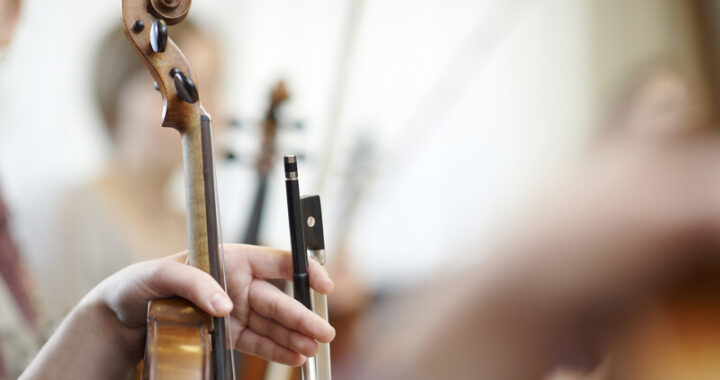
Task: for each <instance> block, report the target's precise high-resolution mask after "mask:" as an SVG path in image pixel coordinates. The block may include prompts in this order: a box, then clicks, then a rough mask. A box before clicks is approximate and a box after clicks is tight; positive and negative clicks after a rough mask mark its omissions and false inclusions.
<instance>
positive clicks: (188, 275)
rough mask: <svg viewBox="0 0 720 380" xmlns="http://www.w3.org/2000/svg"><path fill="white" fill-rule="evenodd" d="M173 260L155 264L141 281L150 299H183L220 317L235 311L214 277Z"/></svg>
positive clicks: (144, 274) (159, 261) (153, 263)
mask: <svg viewBox="0 0 720 380" xmlns="http://www.w3.org/2000/svg"><path fill="white" fill-rule="evenodd" d="M172 258H173V259H171V260H157V261H155V262H152V265H150V266H149V267H148V268H147V270H146V271H145V273H142V274H141V277H140V279H141V281H142V282H143V283H144V285H145V286H146V287H147V289H149V291H150V293H151V294H148V295H147V298H148V299H153V298H160V297H169V296H180V297H183V298H185V299H187V300H189V301H190V302H192V303H193V304H195V305H197V306H198V307H200V308H201V309H203V310H204V311H205V312H207V313H209V314H211V315H214V316H218V317H221V316H225V315H227V314H228V313H230V311H232V308H233V304H232V301H231V300H230V298H229V297H228V296H227V295H226V294H225V292H224V291H223V289H222V287H221V286H220V284H218V283H217V281H215V279H214V278H212V276H210V275H209V274H207V273H205V272H203V271H202V270H200V269H197V268H195V267H192V266H190V265H185V264H181V263H179V262H177V261H175V260H174V258H175V257H174V256H173V257H172Z"/></svg>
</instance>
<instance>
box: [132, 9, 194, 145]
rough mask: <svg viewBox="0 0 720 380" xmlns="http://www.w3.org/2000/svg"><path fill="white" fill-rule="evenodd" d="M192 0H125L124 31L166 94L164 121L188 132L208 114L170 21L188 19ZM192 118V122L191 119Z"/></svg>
mask: <svg viewBox="0 0 720 380" xmlns="http://www.w3.org/2000/svg"><path fill="white" fill-rule="evenodd" d="M191 3H192V1H191V0H123V4H122V6H123V25H124V30H125V35H126V36H127V38H128V39H129V40H130V42H131V44H132V45H133V48H134V49H135V51H136V52H137V54H138V55H139V56H140V57H141V58H142V59H143V62H144V63H145V66H147V68H148V70H149V71H150V74H152V76H153V78H154V79H155V83H157V87H156V88H157V89H158V90H159V91H160V93H161V94H162V98H163V105H164V106H163V117H162V125H163V126H164V127H170V128H174V129H177V130H178V131H180V132H183V133H184V132H186V131H188V130H189V129H199V128H200V116H201V115H204V114H205V111H204V110H203V108H202V105H201V104H200V102H199V99H200V97H199V95H198V91H197V87H198V83H197V79H196V77H195V72H194V71H193V69H192V66H191V65H190V63H189V62H188V60H187V58H186V57H185V55H184V54H183V53H182V52H181V51H180V49H179V48H178V47H177V45H176V44H175V42H174V41H173V40H172V38H170V37H169V34H170V31H169V30H168V25H174V24H177V23H179V22H180V21H182V20H183V19H185V17H186V16H187V14H188V12H189V10H190V5H191ZM188 121H191V122H188Z"/></svg>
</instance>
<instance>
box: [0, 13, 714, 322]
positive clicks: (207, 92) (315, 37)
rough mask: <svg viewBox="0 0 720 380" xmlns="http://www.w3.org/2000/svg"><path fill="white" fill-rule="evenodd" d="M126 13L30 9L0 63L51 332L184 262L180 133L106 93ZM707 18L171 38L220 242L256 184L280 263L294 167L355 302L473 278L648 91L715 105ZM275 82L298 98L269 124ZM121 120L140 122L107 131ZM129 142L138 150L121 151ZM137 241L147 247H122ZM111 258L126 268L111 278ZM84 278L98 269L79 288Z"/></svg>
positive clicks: (123, 87)
mask: <svg viewBox="0 0 720 380" xmlns="http://www.w3.org/2000/svg"><path fill="white" fill-rule="evenodd" d="M120 5H121V2H120V0H116V1H109V0H105V1H98V0H66V1H61V2H60V1H41V0H25V1H24V3H23V4H22V9H21V13H20V21H19V24H18V28H17V33H16V35H15V38H14V40H13V42H12V44H10V45H9V46H8V47H7V48H6V49H5V51H4V52H3V55H2V61H1V62H0V188H1V189H2V191H3V194H4V197H5V201H6V202H7V204H8V205H9V209H10V211H11V215H12V224H11V229H12V232H13V236H14V238H15V241H16V243H17V245H18V246H19V248H20V251H21V252H23V255H24V258H25V261H26V263H27V266H28V268H29V271H30V272H31V273H33V277H34V279H35V282H36V284H37V287H38V289H39V291H38V293H39V294H40V296H41V298H43V299H45V300H47V301H46V304H47V305H48V306H47V309H48V310H49V311H48V312H47V313H48V314H51V315H52V314H58V315H60V314H62V313H64V311H66V310H67V308H68V305H71V304H72V301H73V299H75V300H76V299H77V297H79V295H80V294H82V292H83V289H84V290H85V291H86V290H87V289H89V287H91V285H92V283H93V282H95V281H96V280H97V279H101V278H104V277H105V276H107V275H108V274H109V273H112V272H113V271H114V270H117V269H119V268H120V267H122V266H123V265H124V264H125V263H126V262H132V261H134V260H137V259H143V258H149V257H159V256H164V255H166V254H170V253H172V252H174V251H176V250H181V249H183V246H184V241H182V240H178V239H182V234H183V233H184V230H183V228H184V224H183V223H184V222H182V213H183V186H182V172H181V167H180V166H179V160H180V144H179V139H174V138H175V137H176V136H174V134H176V133H175V132H174V131H170V130H162V131H160V132H158V130H160V126H159V122H160V116H161V108H160V102H159V98H160V96H159V94H157V93H155V92H153V89H152V80H151V79H150V77H149V76H147V78H145V79H144V80H139V82H138V83H140V85H139V86H140V87H139V88H137V89H135V88H134V87H132V86H134V84H128V83H130V82H131V81H130V76H126V77H123V76H119V77H118V78H115V79H114V80H115V82H116V83H115V84H114V86H115V87H112V86H113V84H107V85H104V86H106V87H102V86H100V89H98V88H99V85H98V83H101V82H103V81H104V80H109V81H110V82H112V80H111V79H110V78H111V76H117V74H118V73H126V72H125V71H122V70H123V69H122V68H116V67H115V66H113V65H112V63H113V62H115V63H117V62H122V60H123V59H124V58H118V59H114V58H113V57H123V56H124V54H125V52H120V53H117V49H116V46H115V45H117V43H115V45H113V38H112V34H113V33H116V34H117V33H119V31H120V30H121V29H120V28H121V18H120ZM716 8H717V6H716V5H714V2H712V1H702V0H697V1H684V2H680V1H673V0H635V1H631V2H628V1H621V0H609V1H608V0H604V1H600V0H598V1H576V0H542V1H541V0H513V1H503V0H488V1H474V0H446V1H432V0H419V1H418V0H413V1H410V0H396V1H379V0H332V1H330V0H306V1H288V0H265V1H241V0H196V1H194V2H193V8H192V10H191V12H190V16H189V20H191V21H192V24H193V25H194V26H195V29H196V30H195V31H189V32H188V31H183V32H177V33H178V34H179V33H184V34H186V35H188V36H189V37H183V38H185V39H186V41H184V43H183V42H178V44H179V45H180V47H181V49H183V50H185V47H186V46H187V45H189V44H191V43H194V44H195V45H193V46H196V48H195V52H194V54H195V55H194V56H190V55H191V54H190V53H188V55H189V56H190V61H191V63H193V64H194V65H195V66H196V69H198V67H197V66H198V63H197V62H198V61H202V63H200V64H199V65H200V66H203V67H204V68H202V69H198V71H199V72H200V71H203V70H204V71H203V73H207V75H205V74H202V73H201V74H200V76H199V78H200V80H199V82H200V83H199V90H200V97H201V100H202V101H203V103H205V105H206V106H207V108H208V111H209V112H210V113H211V114H213V116H214V124H215V129H216V130H215V148H216V150H217V151H218V154H219V158H218V182H219V192H220V199H219V201H220V205H221V213H222V222H223V223H222V227H223V234H224V240H225V242H240V241H243V240H244V236H247V231H248V227H249V225H250V224H251V217H250V215H251V213H252V210H253V208H254V207H257V205H258V203H257V199H258V197H257V194H258V192H259V191H261V190H262V189H259V187H258V183H259V178H262V175H261V174H262V173H265V174H266V176H267V188H266V190H265V191H264V193H265V194H266V196H265V199H264V202H262V203H263V205H262V207H261V209H262V212H261V214H262V217H261V218H260V219H259V220H260V222H259V226H258V228H257V240H258V241H257V242H258V243H260V244H263V245H269V246H274V247H279V248H286V249H287V248H289V238H288V231H287V222H286V211H285V207H286V206H285V198H284V189H283V173H282V171H281V166H280V163H281V157H282V156H283V155H284V154H299V155H301V156H302V158H303V159H302V160H301V161H300V184H301V192H302V193H304V194H320V195H321V197H322V200H323V211H324V213H325V219H326V220H325V228H326V231H325V232H326V233H325V235H326V237H327V253H328V257H329V260H330V264H329V265H330V267H331V268H335V267H333V266H332V265H333V261H334V260H335V261H338V260H339V259H337V257H341V258H342V264H337V267H338V268H340V269H335V270H336V271H337V272H336V273H342V274H343V275H342V276H341V277H342V278H341V279H338V281H342V280H343V279H353V278H355V279H356V280H348V282H350V284H349V285H347V287H348V288H350V289H356V288H361V289H362V292H365V293H370V294H390V293H394V292H399V291H402V290H403V289H406V288H411V287H413V286H415V285H417V284H419V283H423V282H425V281H427V280H428V279H432V278H434V277H436V276H438V275H439V273H443V272H448V271H452V270H454V269H455V268H459V267H462V266H464V265H466V264H467V263H469V262H475V261H478V260H482V259H483V252H484V249H483V247H485V246H487V245H488V244H489V243H490V240H491V237H492V236H495V235H496V233H497V232H498V229H500V228H502V226H503V225H505V224H507V223H509V222H510V221H512V219H513V218H515V217H516V216H517V215H520V214H522V211H523V207H524V205H525V204H526V203H527V202H528V201H529V200H530V198H531V197H532V196H533V194H534V192H535V190H536V189H538V188H539V187H540V186H542V185H543V184H544V183H545V182H547V181H548V179H552V178H555V177H557V176H558V175H560V174H561V173H562V172H563V171H564V170H566V169H568V168H569V167H572V166H573V165H575V164H577V163H578V162H579V161H580V160H581V159H582V157H583V156H584V154H585V153H586V151H587V149H588V146H589V145H590V144H592V141H593V140H594V139H595V138H596V137H597V135H598V133H599V131H598V130H599V128H600V125H601V124H602V120H603V119H604V118H606V117H607V115H608V112H609V111H608V110H609V109H611V108H612V106H613V104H614V103H615V102H617V101H618V99H619V98H620V97H621V95H622V94H623V92H624V91H626V90H627V88H628V86H632V84H633V83H634V82H635V81H637V80H638V78H641V77H642V75H643V73H645V72H647V71H648V70H652V69H653V68H654V67H658V66H666V65H667V66H671V67H673V68H674V69H675V70H677V71H679V72H682V73H683V75H684V76H686V77H687V78H690V79H691V80H692V81H694V82H693V83H695V84H697V85H698V86H699V87H702V88H704V89H705V90H707V94H708V95H709V96H708V99H710V101H712V99H714V98H713V95H712V94H713V88H714V87H715V80H716V79H717V75H716V73H715V71H714V70H712V69H711V68H713V67H715V66H713V64H714V62H715V52H717V51H718V50H716V49H715V47H716V42H717V41H718V39H717V38H716V37H717V36H718V34H717V33H716V32H717V31H716V30H713V27H714V26H716V25H717V24H714V23H712V22H711V21H712V19H713V17H715V15H716V13H715V11H716V10H717V9H716ZM174 33H175V29H174V28H173V27H171V28H170V36H171V38H175V36H176V34H174ZM193 35H197V36H196V38H195V40H194V41H191V40H192V39H193V38H194V37H193ZM123 43H124V44H125V45H123V46H122V47H123V48H126V50H127V51H129V52H130V54H133V52H132V51H131V50H130V47H129V44H127V43H126V42H125V41H124V40H123ZM189 49H192V48H189ZM120 50H122V49H120ZM103 57H105V58H103ZM103 59H105V60H106V61H105V62H104V63H103ZM132 59H135V60H137V58H136V57H135V56H134V55H133V56H132ZM137 61H138V62H139V60H137ZM99 62H100V63H99ZM126 74H127V75H131V74H132V75H134V72H127V73H126ZM138 75H140V74H138ZM206 78H207V79H206ZM279 81H283V83H284V89H285V91H286V92H287V95H289V96H287V99H286V100H284V101H282V102H278V103H279V104H276V106H277V107H273V108H271V109H270V96H271V93H273V91H274V90H277V86H278V82H279ZM125 82H128V83H125ZM133 83H134V82H133ZM108 86H109V87H108ZM143 86H144V87H143ZM103 88H109V89H111V90H112V89H113V88H114V89H115V91H116V92H118V93H121V92H127V91H135V90H137V91H138V92H137V93H135V92H132V94H149V95H148V99H152V100H151V102H152V101H154V102H157V103H147V102H142V104H145V105H148V107H147V108H148V110H147V111H144V110H143V111H140V110H139V109H138V107H136V105H128V104H125V103H123V98H122V96H120V95H118V96H117V98H118V99H110V100H108V101H109V102H111V103H112V104H111V106H110V107H111V108H115V110H114V111H113V112H114V113H115V115H114V116H113V115H111V116H110V119H108V114H107V111H106V110H104V109H103V104H101V103H102V102H103V100H102V99H100V98H102V92H103V91H105V92H107V91H108V90H106V89H105V90H103ZM128 88H132V89H131V90H129V89H128ZM275 93H276V94H277V91H276V92H275ZM139 96H141V95H137V96H135V97H128V99H138V97H139ZM142 96H144V95H142ZM143 99H144V98H143ZM283 99H284V97H283ZM113 102H114V103H113ZM142 104H141V105H142ZM149 104H152V106H149ZM125 106H127V107H128V108H127V109H129V110H138V111H137V112H138V114H133V116H132V117H128V116H123V117H122V118H123V119H122V120H117V119H118V117H119V116H118V115H120V114H121V115H127V114H128V113H123V111H122V110H123V109H124V108H123V107H125ZM268 112H270V113H268ZM131 114H132V113H131ZM268 115H271V116H272V117H269V116H268ZM148 120H149V122H148ZM153 120H154V122H155V123H156V125H153ZM112 124H117V125H112ZM270 124H272V126H269V125H270ZM108 126H109V127H110V128H108ZM125 126H127V128H128V129H123V128H125ZM274 127H277V131H274ZM153 129H157V130H153ZM268 130H273V132H272V133H270V132H268ZM123 131H125V132H123ZM144 133H147V135H144ZM156 134H157V135H162V136H159V137H157V139H155V137H151V136H154V135H156ZM132 136H135V137H134V138H133V137H132ZM166 137H167V138H166ZM137 140H144V141H145V144H144V145H143V148H137V149H136V150H133V149H132V148H128V147H129V146H131V145H128V144H131V142H137ZM166 141H167V142H166ZM269 141H271V142H272V143H271V145H272V146H273V148H272V149H270V148H268V146H270V145H267V144H269ZM162 144H169V145H167V146H169V148H167V150H168V153H167V155H168V156H169V157H174V159H170V160H169V162H172V163H174V164H173V165H170V164H169V165H168V168H161V169H157V170H158V172H154V171H153V170H155V169H148V173H147V175H148V178H156V177H157V176H155V177H153V174H154V173H159V171H161V170H162V171H163V174H162V176H164V177H163V181H161V182H160V183H157V184H152V185H151V186H149V187H152V188H153V190H152V191H155V192H156V193H157V194H162V195H163V197H164V200H163V202H162V203H163V206H162V207H161V208H162V210H160V211H158V212H155V213H146V212H144V210H147V209H152V208H153V207H159V206H157V204H156V203H157V198H153V199H154V200H155V201H154V202H153V201H147V200H145V201H143V200H139V201H137V202H135V200H137V199H141V198H143V197H147V195H143V192H144V190H143V189H144V188H143V185H145V184H147V182H146V181H145V179H144V178H126V176H125V174H126V172H127V170H126V169H127V168H130V167H141V168H146V169H147V168H148V166H152V164H151V163H149V162H147V161H145V160H146V159H148V160H151V159H153V158H154V157H155V156H154V155H156V154H159V153H158V151H160V150H164V149H165V148H162V147H161V145H162ZM173 144H174V145H173ZM141 145H142V144H141ZM263 147H264V148H263ZM143 149H144V150H143ZM134 154H135V155H134ZM263 154H266V155H267V156H268V157H270V158H271V159H270V160H269V161H267V160H266V161H267V162H271V164H270V165H269V166H268V164H267V162H264V161H263V162H260V161H262V160H259V157H262V156H263ZM266 158H267V157H266ZM118 162H120V164H118ZM148 191H151V190H148ZM130 193H132V194H134V196H135V198H132V197H130V196H128V197H127V199H126V197H125V196H126V195H127V194H130ZM153 194H155V193H153ZM128 199H135V200H128ZM114 200H115V201H118V202H119V203H118V204H120V205H122V206H118V205H117V204H114V203H113V201H114ZM123 202H128V203H127V204H125V203H123ZM135 208H136V209H137V212H133V210H134V209H135ZM102 210H105V211H102ZM128 210H129V211H128ZM163 213H165V214H163ZM158 214H161V215H165V218H164V219H162V220H156V219H154V218H156V216H157V215H158ZM153 215H155V216H153ZM177 220H180V221H181V222H179V224H178V222H177ZM255 222H256V223H258V219H257V218H256V220H255ZM178 226H179V227H178ZM138 230H141V231H143V233H142V234H143V239H142V240H143V241H140V242H130V243H128V242H127V241H125V240H123V236H130V235H132V231H138ZM108 231H112V238H103V236H106V235H108V234H110V233H109V232H108ZM118 231H119V232H118ZM178 231H179V232H178ZM176 236H179V238H177V239H176V238H175V237H176ZM128 239H129V238H128ZM169 239H171V240H172V242H173V243H174V244H170V243H168V244H165V243H164V242H157V241H163V240H169ZM130 240H132V239H130ZM74 246H83V247H88V246H89V247H92V250H91V252H89V253H83V254H79V253H77V249H76V248H73V247H74ZM119 247H122V249H123V250H133V249H136V250H137V251H138V252H139V253H137V254H133V255H131V257H130V258H129V259H128V258H125V259H122V260H120V259H118V260H114V259H112V258H111V256H112V255H111V252H115V251H117V250H119V249H121V248H119ZM127 247H131V248H127ZM65 251H69V253H67V254H68V255H70V256H73V257H72V258H70V259H68V260H65V258H66V257H67V256H63V255H64V254H61V253H59V252H65ZM88 261H92V262H93V263H92V264H87V262H88ZM72 263H81V264H77V266H78V267H77V268H71V267H70V266H72V265H74V264H72ZM78 268H80V269H78ZM85 270H91V271H95V272H94V274H92V275H91V274H88V280H87V281H86V282H87V284H85V283H84V282H83V281H84V280H81V279H80V277H82V276H84V273H86V272H84V271H85ZM78 276H80V277H78ZM336 277H340V276H336ZM73 282H80V283H81V284H79V285H78V286H77V289H76V290H77V292H76V293H77V294H76V295H72V296H70V297H69V299H64V298H65V297H64V296H62V295H61V294H60V293H61V292H63V289H62V288H63V287H62V286H60V285H63V284H64V285H66V286H72V285H68V284H70V283H73ZM358 303H364V301H358ZM353 307H354V306H352V305H350V306H348V308H350V309H352V308H353Z"/></svg>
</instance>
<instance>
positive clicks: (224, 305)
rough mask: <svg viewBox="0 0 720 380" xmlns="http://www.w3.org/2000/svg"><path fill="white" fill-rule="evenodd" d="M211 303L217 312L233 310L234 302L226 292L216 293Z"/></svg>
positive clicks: (223, 312) (224, 312)
mask: <svg viewBox="0 0 720 380" xmlns="http://www.w3.org/2000/svg"><path fill="white" fill-rule="evenodd" d="M210 304H212V307H213V309H215V311H216V312H218V313H222V314H226V313H229V312H230V310H232V307H233V304H232V302H231V301H230V299H229V298H228V297H227V296H226V295H225V294H224V293H215V294H214V295H213V296H212V298H210Z"/></svg>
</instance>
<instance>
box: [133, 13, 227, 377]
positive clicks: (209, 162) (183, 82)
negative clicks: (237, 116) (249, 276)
mask: <svg viewBox="0 0 720 380" xmlns="http://www.w3.org/2000/svg"><path fill="white" fill-rule="evenodd" d="M190 5H191V1H190V0H123V3H122V11H123V25H124V30H125V35H126V36H127V38H128V40H129V41H130V42H131V45H132V46H133V48H134V49H135V51H136V52H137V54H138V55H139V56H140V58H141V59H142V60H143V62H144V63H145V65H146V66H147V68H148V70H149V71H150V73H151V74H152V76H153V78H154V79H155V83H156V87H157V89H158V90H159V91H160V93H161V94H162V98H163V105H164V106H163V117H162V126H164V127H169V128H173V129H175V130H177V131H178V132H180V135H181V137H182V150H183V165H184V170H185V191H186V206H187V207H186V208H187V224H188V245H189V246H188V252H189V255H188V259H189V264H190V265H192V266H195V267H197V268H199V269H201V270H203V271H205V272H208V273H210V274H211V275H212V276H213V277H214V278H215V279H216V280H217V281H218V282H219V283H220V285H222V286H224V277H223V273H222V263H221V260H222V258H221V257H220V256H221V255H220V254H219V238H218V227H217V223H218V221H217V214H216V211H217V209H216V202H215V179H214V167H213V153H212V133H211V129H212V128H211V126H210V115H209V114H207V112H206V111H205V110H204V108H203V107H202V105H201V104H200V101H199V95H198V87H197V80H196V77H195V73H194V72H193V69H192V67H191V65H190V63H189V62H188V61H187V59H186V58H185V56H184V55H183V53H182V52H181V51H180V49H179V48H178V47H177V45H176V44H175V43H174V42H173V41H172V39H170V38H169V37H168V25H173V24H177V23H179V22H181V21H182V20H183V19H184V18H185V16H186V15H187V13H188V11H189V9H190ZM148 85H150V84H148ZM147 322H148V323H147V340H146V350H145V351H146V352H145V359H144V364H143V366H142V367H143V378H144V379H222V380H224V379H226V378H233V376H234V368H233V366H232V355H231V354H230V351H229V349H228V347H231V344H230V342H229V338H228V336H229V334H228V331H227V328H228V326H227V321H226V320H225V319H223V318H213V317H210V316H209V315H208V314H206V313H205V312H203V311H202V310H200V309H199V308H197V307H195V306H193V305H192V304H191V303H190V302H188V301H185V300H183V299H179V298H174V299H164V300H154V301H151V302H150V304H149V305H148V320H147Z"/></svg>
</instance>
